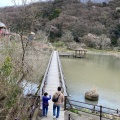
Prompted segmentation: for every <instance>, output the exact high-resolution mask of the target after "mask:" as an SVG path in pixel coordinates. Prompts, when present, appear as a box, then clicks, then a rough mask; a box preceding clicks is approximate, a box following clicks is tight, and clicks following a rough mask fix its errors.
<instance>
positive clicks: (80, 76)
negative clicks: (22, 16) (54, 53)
mask: <svg viewBox="0 0 120 120" xmlns="http://www.w3.org/2000/svg"><path fill="white" fill-rule="evenodd" d="M61 61H62V66H63V70H64V74H65V78H66V82H67V86H68V91H69V92H70V94H71V99H75V100H78V101H81V102H87V103H92V104H95V105H96V104H98V105H103V106H106V107H111V108H114V109H117V108H118V109H120V95H119V92H120V59H119V58H116V57H113V56H108V55H87V58H86V59H74V58H61ZM93 88H96V89H97V91H98V93H99V101H98V103H95V102H90V101H87V100H85V99H84V95H85V92H86V91H89V90H91V89H93Z"/></svg>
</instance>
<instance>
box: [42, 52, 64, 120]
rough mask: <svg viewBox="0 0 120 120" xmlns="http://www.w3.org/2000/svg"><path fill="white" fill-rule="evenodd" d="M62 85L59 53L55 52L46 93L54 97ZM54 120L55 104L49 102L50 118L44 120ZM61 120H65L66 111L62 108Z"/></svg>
mask: <svg viewBox="0 0 120 120" xmlns="http://www.w3.org/2000/svg"><path fill="white" fill-rule="evenodd" d="M60 85H61V82H60V79H59V70H58V61H57V52H56V51H54V53H53V57H52V61H51V65H50V68H49V72H48V77H47V79H46V85H45V90H44V91H45V92H48V94H49V95H53V94H54V92H56V91H57V87H58V86H60ZM52 119H53V102H52V100H49V108H48V116H47V117H43V118H42V120H52ZM59 120H64V109H63V106H62V107H61V111H60V117H59Z"/></svg>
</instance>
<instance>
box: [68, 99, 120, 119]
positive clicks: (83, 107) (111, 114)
mask: <svg viewBox="0 0 120 120" xmlns="http://www.w3.org/2000/svg"><path fill="white" fill-rule="evenodd" d="M68 101H69V103H68ZM66 103H67V107H66V109H67V110H78V111H81V112H85V113H87V114H92V115H95V116H98V117H99V119H100V120H102V118H106V119H110V120H113V119H116V120H120V111H119V110H118V109H111V108H107V107H103V106H99V105H93V104H88V103H84V102H80V101H75V100H71V99H67V101H66ZM71 106H72V107H71ZM68 120H72V119H71V117H70V115H69V116H68Z"/></svg>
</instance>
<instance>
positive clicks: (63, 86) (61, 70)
mask: <svg viewBox="0 0 120 120" xmlns="http://www.w3.org/2000/svg"><path fill="white" fill-rule="evenodd" d="M57 58H58V67H59V72H60V79H61V82H62V88H63V91H64V93H63V94H64V98H65V100H64V109H65V110H66V99H67V96H68V92H67V86H66V82H65V78H64V74H63V69H62V65H61V61H60V57H59V54H58V52H57Z"/></svg>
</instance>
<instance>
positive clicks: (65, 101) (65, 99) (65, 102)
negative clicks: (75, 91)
mask: <svg viewBox="0 0 120 120" xmlns="http://www.w3.org/2000/svg"><path fill="white" fill-rule="evenodd" d="M66 104H67V96H65V97H64V110H66Z"/></svg>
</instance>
